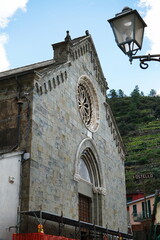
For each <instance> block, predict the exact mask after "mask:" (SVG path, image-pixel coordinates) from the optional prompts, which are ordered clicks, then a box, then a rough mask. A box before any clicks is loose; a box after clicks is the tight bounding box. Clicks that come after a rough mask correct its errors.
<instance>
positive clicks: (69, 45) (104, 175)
mask: <svg viewBox="0 0 160 240" xmlns="http://www.w3.org/2000/svg"><path fill="white" fill-rule="evenodd" d="M52 47H53V52H54V57H53V59H51V60H47V61H43V62H39V63H36V64H31V65H28V66H24V67H20V68H16V69H12V70H9V71H5V72H1V73H0V109H1V112H0V176H1V177H2V181H0V195H1V200H2V203H1V206H3V208H2V209H1V210H0V215H1V216H4V217H3V221H2V220H0V235H1V239H3V240H6V239H8V238H7V237H8V236H10V235H11V233H13V232H15V231H20V232H26V233H27V232H37V225H38V224H39V223H42V224H43V225H44V232H46V233H48V234H54V235H57V234H59V227H58V225H57V222H58V221H59V220H57V219H61V220H62V223H63V224H61V225H60V228H61V234H63V235H66V236H67V237H72V238H73V237H75V235H74V234H75V233H74V230H73V229H74V225H75V226H76V224H77V223H79V224H80V223H84V225H83V228H82V229H81V230H80V233H81V234H82V235H83V238H82V239H84V236H85V234H86V236H87V234H88V231H89V230H87V229H88V226H89V225H90V226H93V225H94V226H99V229H102V230H103V231H102V232H104V229H106V231H107V230H108V229H109V230H108V231H110V232H112V231H113V232H121V233H127V213H126V193H125V173H124V146H123V143H122V140H121V136H120V134H119V131H118V129H117V126H116V123H115V120H114V117H113V115H112V112H111V109H110V107H109V105H108V103H107V101H106V91H107V89H108V84H107V82H106V79H105V77H104V75H103V71H102V68H101V65H100V62H99V59H98V55H97V52H96V48H95V45H94V42H93V40H92V37H91V35H90V34H89V32H88V31H86V33H85V35H84V36H81V37H78V38H75V39H71V37H70V34H69V32H68V31H67V35H66V37H65V39H64V41H62V42H59V43H56V44H53V45H52ZM56 216H57V218H56ZM58 216H59V217H58ZM63 219H64V222H63ZM65 221H66V223H67V221H68V225H69V226H66V224H64V223H65ZM74 223H75V224H74ZM85 223H86V227H85ZM62 228H63V229H62ZM97 232H98V231H97ZM99 232H101V231H99ZM82 235H81V236H82ZM78 238H79V237H78Z"/></svg>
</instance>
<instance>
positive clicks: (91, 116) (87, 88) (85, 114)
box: [77, 76, 99, 132]
mask: <svg viewBox="0 0 160 240" xmlns="http://www.w3.org/2000/svg"><path fill="white" fill-rule="evenodd" d="M77 102H78V108H79V112H80V116H81V118H82V121H83V123H84V124H85V126H86V127H87V128H88V129H89V130H90V131H91V132H94V131H96V130H97V128H98V126H99V107H98V98H97V95H96V92H95V89H94V87H93V85H92V83H91V81H90V79H89V78H88V77H87V76H82V77H81V78H80V79H79V82H78V87H77Z"/></svg>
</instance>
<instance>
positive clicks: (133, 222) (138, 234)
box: [127, 194, 160, 240]
mask: <svg viewBox="0 0 160 240" xmlns="http://www.w3.org/2000/svg"><path fill="white" fill-rule="evenodd" d="M155 198H156V199H155ZM159 201H160V198H159V197H158V195H155V194H152V195H149V196H146V197H145V196H144V197H141V198H139V199H136V200H134V201H131V202H128V203H127V207H128V217H129V225H130V226H131V229H132V232H133V235H134V239H136V240H139V239H144V240H145V239H150V234H151V231H152V235H154V231H155V229H156V227H155V226H158V225H159V224H160V203H159ZM151 228H152V230H151ZM158 228H159V227H157V230H159V229H158ZM159 233H160V232H159Z"/></svg>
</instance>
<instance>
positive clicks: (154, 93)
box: [149, 89, 157, 97]
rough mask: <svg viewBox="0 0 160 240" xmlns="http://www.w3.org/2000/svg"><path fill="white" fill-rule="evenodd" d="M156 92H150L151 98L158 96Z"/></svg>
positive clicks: (152, 90)
mask: <svg viewBox="0 0 160 240" xmlns="http://www.w3.org/2000/svg"><path fill="white" fill-rule="evenodd" d="M156 94H157V93H156V90H154V89H151V91H150V93H149V96H150V97H155V96H156Z"/></svg>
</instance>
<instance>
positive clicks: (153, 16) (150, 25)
mask: <svg viewBox="0 0 160 240" xmlns="http://www.w3.org/2000/svg"><path fill="white" fill-rule="evenodd" d="M140 6H141V7H142V8H145V18H144V21H145V22H146V24H147V27H146V28H145V36H146V37H147V38H148V39H149V40H150V43H151V46H150V49H149V52H150V53H152V54H159V53H160V29H159V18H160V14H159V13H160V0H140Z"/></svg>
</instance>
